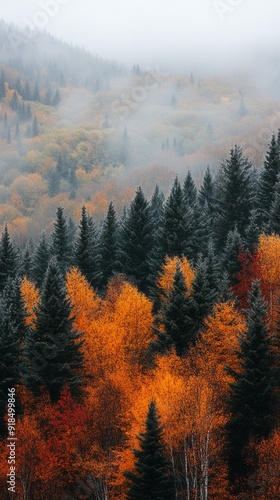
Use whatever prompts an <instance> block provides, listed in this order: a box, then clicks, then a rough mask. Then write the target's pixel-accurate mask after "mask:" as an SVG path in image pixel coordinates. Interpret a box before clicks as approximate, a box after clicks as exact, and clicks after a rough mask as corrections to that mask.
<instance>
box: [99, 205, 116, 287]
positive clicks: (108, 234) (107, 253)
mask: <svg viewBox="0 0 280 500" xmlns="http://www.w3.org/2000/svg"><path fill="white" fill-rule="evenodd" d="M117 236H118V223H117V217H116V212H115V209H114V205H113V203H112V202H111V203H110V204H109V207H108V212H107V217H106V219H105V221H104V223H103V228H102V232H101V236H100V257H101V258H100V270H101V273H102V278H101V287H103V288H104V287H106V285H107V283H108V281H109V279H110V278H112V276H113V275H114V272H115V271H116V263H117V251H118V247H117V243H118V239H117Z"/></svg>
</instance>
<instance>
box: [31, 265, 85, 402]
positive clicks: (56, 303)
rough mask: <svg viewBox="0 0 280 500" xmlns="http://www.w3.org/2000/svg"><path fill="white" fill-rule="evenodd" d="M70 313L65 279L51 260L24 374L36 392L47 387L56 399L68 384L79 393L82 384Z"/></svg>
mask: <svg viewBox="0 0 280 500" xmlns="http://www.w3.org/2000/svg"><path fill="white" fill-rule="evenodd" d="M70 316H71V306H70V300H69V299H68V298H67V292H66V289H65V285H64V280H63V278H62V275H61V274H60V270H59V266H58V265H57V263H56V262H55V261H54V260H52V261H51V262H50V264H49V266H48V269H47V272H46V276H45V280H44V283H43V287H42V292H41V297H40V302H39V305H38V306H37V308H36V320H35V323H34V331H32V332H30V334H29V335H28V336H27V341H26V347H25V367H24V378H25V380H26V383H27V386H28V387H29V388H30V389H31V391H32V392H33V393H34V394H40V392H41V390H42V389H43V388H45V389H47V390H48V392H49V395H50V399H51V401H52V402H53V403H55V402H56V401H58V399H59V397H60V394H61V391H62V389H63V388H65V387H66V386H67V385H68V386H69V387H70V389H71V392H72V394H73V395H74V394H75V395H77V394H79V386H80V384H81V379H80V373H81V368H82V362H83V356H82V353H81V351H80V347H81V344H82V342H81V340H80V335H78V333H77V332H76V331H75V330H74V328H73V320H72V319H71V317H70Z"/></svg>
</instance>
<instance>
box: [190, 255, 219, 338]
mask: <svg viewBox="0 0 280 500" xmlns="http://www.w3.org/2000/svg"><path fill="white" fill-rule="evenodd" d="M208 265H209V260H207V259H202V258H201V257H199V259H198V263H197V265H196V268H195V276H194V279H193V282H192V289H191V293H190V298H191V300H192V308H193V317H194V318H195V333H196V335H197V334H198V332H199V331H200V330H201V328H202V326H203V321H204V319H205V318H206V317H207V316H208V314H210V313H211V311H212V308H213V305H214V302H215V299H216V297H217V291H216V290H215V289H213V288H212V286H213V281H212V283H211V284H210V279H212V280H213V275H212V271H213V269H211V268H210V267H208Z"/></svg>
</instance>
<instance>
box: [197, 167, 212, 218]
mask: <svg viewBox="0 0 280 500" xmlns="http://www.w3.org/2000/svg"><path fill="white" fill-rule="evenodd" d="M214 188H215V186H214V182H213V178H212V174H211V171H210V168H209V166H208V167H207V169H206V172H205V174H204V177H203V181H202V185H201V187H200V190H199V193H198V202H199V205H200V206H201V207H205V206H207V207H208V210H209V212H210V213H211V214H212V213H213V210H214Z"/></svg>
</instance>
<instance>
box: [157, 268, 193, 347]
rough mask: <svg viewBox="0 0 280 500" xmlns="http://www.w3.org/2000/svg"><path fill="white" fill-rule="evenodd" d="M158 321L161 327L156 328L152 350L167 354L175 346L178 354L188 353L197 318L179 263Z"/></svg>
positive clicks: (163, 301)
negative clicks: (155, 337) (156, 337)
mask: <svg viewBox="0 0 280 500" xmlns="http://www.w3.org/2000/svg"><path fill="white" fill-rule="evenodd" d="M157 322H158V323H160V325H161V327H160V328H159V329H155V332H156V334H157V336H158V339H157V340H155V341H153V342H152V343H151V346H150V352H151V353H152V354H153V353H161V354H165V353H166V352H167V351H168V350H170V349H171V348H172V347H174V348H175V350H176V354H177V355H178V356H182V355H184V354H186V353H187V352H188V350H189V348H190V346H191V345H192V344H193V343H194V342H195V320H194V307H193V302H192V299H191V297H190V295H189V294H188V293H187V287H186V283H185V279H184V276H183V273H182V271H181V268H180V264H179V263H178V264H177V266H176V271H175V274H174V277H173V283H172V286H171V287H170V289H169V291H168V294H167V297H165V298H164V299H163V300H162V304H161V307H160V311H159V315H158V318H157Z"/></svg>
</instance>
